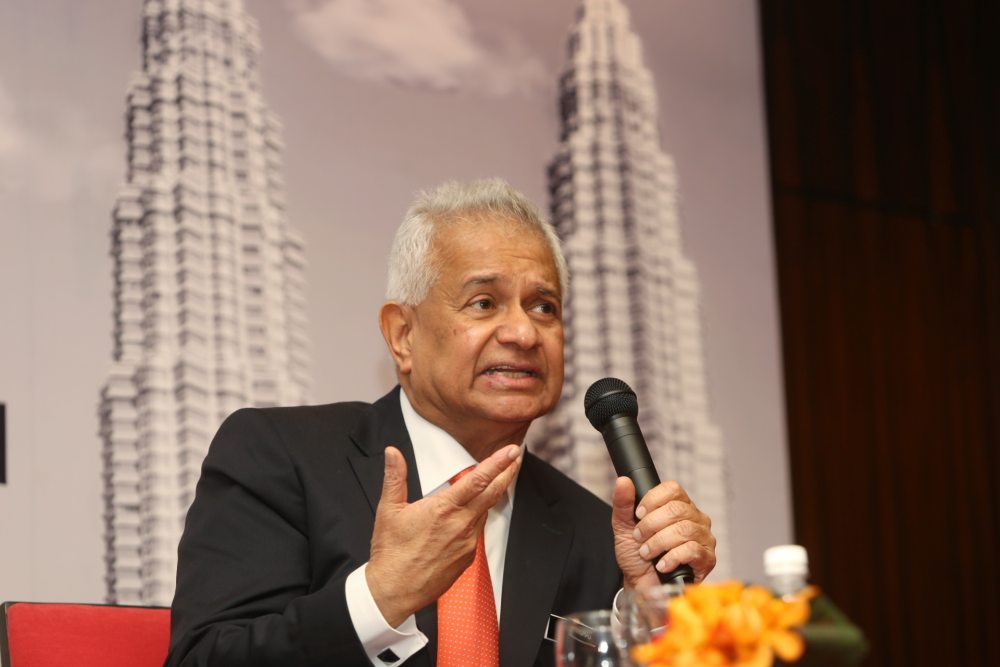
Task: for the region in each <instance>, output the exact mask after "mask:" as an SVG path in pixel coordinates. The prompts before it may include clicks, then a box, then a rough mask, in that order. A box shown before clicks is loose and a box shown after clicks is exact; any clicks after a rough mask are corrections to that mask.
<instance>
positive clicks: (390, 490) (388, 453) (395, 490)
mask: <svg viewBox="0 0 1000 667" xmlns="http://www.w3.org/2000/svg"><path fill="white" fill-rule="evenodd" d="M405 503H406V459H404V458H403V455H402V454H401V453H400V452H399V450H398V449H396V448H395V447H386V448H385V477H384V478H383V479H382V497H381V498H380V499H379V501H378V504H379V507H382V506H383V505H402V504H405Z"/></svg>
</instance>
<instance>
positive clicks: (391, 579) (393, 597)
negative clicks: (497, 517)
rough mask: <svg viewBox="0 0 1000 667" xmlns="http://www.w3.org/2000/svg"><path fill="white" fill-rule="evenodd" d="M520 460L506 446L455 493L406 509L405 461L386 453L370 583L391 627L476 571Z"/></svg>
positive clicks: (368, 574) (367, 575) (393, 452)
mask: <svg viewBox="0 0 1000 667" xmlns="http://www.w3.org/2000/svg"><path fill="white" fill-rule="evenodd" d="M520 455H521V448H520V447H518V446H517V445H507V446H506V447H503V448H501V449H500V450H498V451H496V452H494V453H493V454H492V455H491V456H490V457H489V458H487V459H485V460H483V461H482V462H481V463H479V465H477V466H476V467H475V468H474V469H473V470H472V471H471V472H469V473H468V474H467V475H465V476H464V477H462V479H460V480H458V481H457V482H455V483H454V484H453V485H452V486H451V487H450V488H447V489H443V490H442V491H440V492H439V493H436V494H434V495H433V496H429V497H427V498H423V499H421V500H418V501H417V502H415V503H408V502H407V501H406V460H405V459H404V458H403V455H402V454H401V453H400V452H399V450H398V449H396V448H395V447H386V448H385V479H384V480H383V482H382V497H381V498H380V499H379V503H378V508H377V509H376V511H375V528H374V531H373V532H372V544H371V558H370V560H369V561H368V567H367V568H366V570H365V578H366V580H367V582H368V589H369V590H370V591H371V594H372V598H373V599H374V600H375V604H376V605H378V608H379V611H381V612H382V616H383V617H384V618H385V620H386V621H387V622H388V623H389V625H391V626H392V627H397V626H398V625H399V624H400V623H402V622H403V621H404V620H406V618H407V617H408V616H410V615H411V614H413V613H414V612H416V611H417V610H419V609H422V608H423V607H426V606H427V605H428V604H430V603H431V602H433V601H434V600H436V599H437V598H439V597H440V596H441V594H442V593H444V592H445V591H446V590H448V588H450V587H451V585H452V584H453V583H454V582H455V580H456V579H458V576H459V575H460V574H461V573H462V571H463V570H465V568H467V567H468V566H469V565H470V564H471V563H472V560H473V557H474V556H475V549H476V540H477V539H478V536H479V533H480V531H481V530H482V529H483V525H484V524H485V522H486V513H487V511H489V509H490V508H491V507H493V506H494V505H495V504H496V503H497V502H498V501H499V500H500V498H502V497H503V494H504V493H506V491H507V488H508V487H509V486H510V484H511V483H512V482H513V481H514V477H515V475H516V474H517V470H518V467H519V466H520V460H519V457H520Z"/></svg>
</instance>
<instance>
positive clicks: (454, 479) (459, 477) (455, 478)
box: [448, 466, 476, 484]
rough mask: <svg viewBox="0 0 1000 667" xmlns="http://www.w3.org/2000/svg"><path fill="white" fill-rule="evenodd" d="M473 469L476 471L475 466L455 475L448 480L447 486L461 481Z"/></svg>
mask: <svg viewBox="0 0 1000 667" xmlns="http://www.w3.org/2000/svg"><path fill="white" fill-rule="evenodd" d="M475 469H476V466H469V467H468V468H466V469H465V470H461V471H459V472H457V473H455V475H454V476H452V478H451V479H449V480H448V483H449V484H454V483H455V482H457V481H458V480H460V479H462V478H463V477H465V476H466V475H468V474H469V473H470V472H472V471H473V470H475Z"/></svg>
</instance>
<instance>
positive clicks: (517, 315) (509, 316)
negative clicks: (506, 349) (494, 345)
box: [497, 306, 538, 350]
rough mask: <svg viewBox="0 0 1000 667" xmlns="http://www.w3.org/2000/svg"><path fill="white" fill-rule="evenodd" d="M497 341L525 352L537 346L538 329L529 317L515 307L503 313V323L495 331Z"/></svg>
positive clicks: (519, 308) (518, 307) (522, 310)
mask: <svg viewBox="0 0 1000 667" xmlns="http://www.w3.org/2000/svg"><path fill="white" fill-rule="evenodd" d="M497 340H498V341H499V342H501V343H504V344H507V345H517V346H518V347H520V348H522V349H525V350H527V349H530V348H532V347H534V346H535V345H537V344H538V329H536V328H535V323H534V322H533V321H532V319H531V316H530V315H529V314H528V313H527V312H525V310H524V309H523V308H521V307H520V306H517V307H515V308H511V309H509V310H508V311H507V312H506V313H504V318H503V321H502V322H501V323H500V326H499V327H498V329H497Z"/></svg>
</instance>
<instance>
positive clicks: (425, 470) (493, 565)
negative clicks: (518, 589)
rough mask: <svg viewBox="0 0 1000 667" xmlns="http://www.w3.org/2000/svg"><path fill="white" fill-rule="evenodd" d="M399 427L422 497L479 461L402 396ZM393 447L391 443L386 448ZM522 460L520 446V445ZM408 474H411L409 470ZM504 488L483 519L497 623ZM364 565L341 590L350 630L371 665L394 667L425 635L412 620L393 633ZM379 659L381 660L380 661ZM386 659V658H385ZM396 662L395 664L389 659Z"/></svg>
mask: <svg viewBox="0 0 1000 667" xmlns="http://www.w3.org/2000/svg"><path fill="white" fill-rule="evenodd" d="M399 404H400V407H401V408H402V410H403V422H404V423H405V424H406V430H407V432H408V433H409V434H410V441H411V442H412V443H413V455H414V458H415V459H416V462H417V471H418V472H419V477H420V493H421V494H422V495H423V496H424V497H427V496H430V495H433V494H434V493H437V492H438V491H440V490H442V489H444V488H447V487H448V485H449V484H448V480H450V479H451V478H452V477H454V476H455V475H456V474H458V473H460V472H461V471H463V470H465V469H466V468H468V467H469V466H474V465H476V463H477V461H476V460H475V459H474V458H472V456H471V455H470V454H469V452H467V451H466V450H465V448H464V447H462V445H461V444H459V443H458V441H457V440H455V439H454V438H453V437H451V436H450V435H448V433H446V432H445V431H444V430H442V429H441V428H439V427H437V426H435V425H434V424H432V423H430V422H429V421H427V420H426V419H424V418H423V417H421V416H420V415H418V414H417V412H416V410H414V409H413V406H412V405H410V401H409V399H408V398H407V397H406V392H404V391H402V390H401V391H400V392H399ZM390 444H392V443H390ZM521 448H522V455H523V451H524V445H522V446H521ZM410 474H413V472H412V471H410ZM515 484H516V480H515V482H514V483H512V484H511V485H510V486H509V487H508V488H507V495H506V497H503V498H501V499H500V502H498V503H497V504H496V505H494V506H493V507H492V508H490V510H489V512H488V513H487V515H486V528H485V535H486V537H485V539H486V560H487V562H488V563H489V567H490V579H491V581H492V582H493V598H494V600H495V601H496V608H497V619H498V621H499V618H500V593H501V591H502V590H503V570H504V559H505V558H506V555H507V533H508V531H509V530H510V517H511V513H512V511H513V509H514V486H515ZM366 567H368V564H367V563H365V564H364V565H362V566H361V567H359V568H358V569H356V570H355V571H354V572H352V573H351V574H350V575H348V577H347V582H346V585H345V589H346V591H345V592H346V595H347V608H348V611H350V614H351V622H352V623H353V624H354V630H355V632H357V634H358V638H360V639H361V644H362V645H363V646H364V648H365V653H367V654H368V659H369V660H371V661H372V664H373V665H378V666H380V667H381V666H383V665H384V666H386V667H389V666H390V665H398V664H399V663H400V662H402V661H404V660H406V659H407V658H408V657H410V656H411V655H413V654H414V653H416V652H417V651H419V650H420V649H421V648H423V647H424V646H425V645H426V644H427V641H428V639H427V636H426V635H425V634H424V633H422V632H421V631H420V630H419V629H418V628H417V621H416V617H415V616H409V617H408V618H407V619H406V620H405V621H403V622H402V623H401V624H400V625H399V627H397V628H393V627H391V626H390V625H389V624H388V622H386V620H385V618H384V617H383V616H382V613H381V612H380V611H379V609H378V605H376V604H375V600H374V599H372V594H371V591H370V590H369V589H368V581H367V579H365V568H366ZM379 656H382V657H379ZM383 658H387V659H383ZM393 658H394V659H393Z"/></svg>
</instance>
